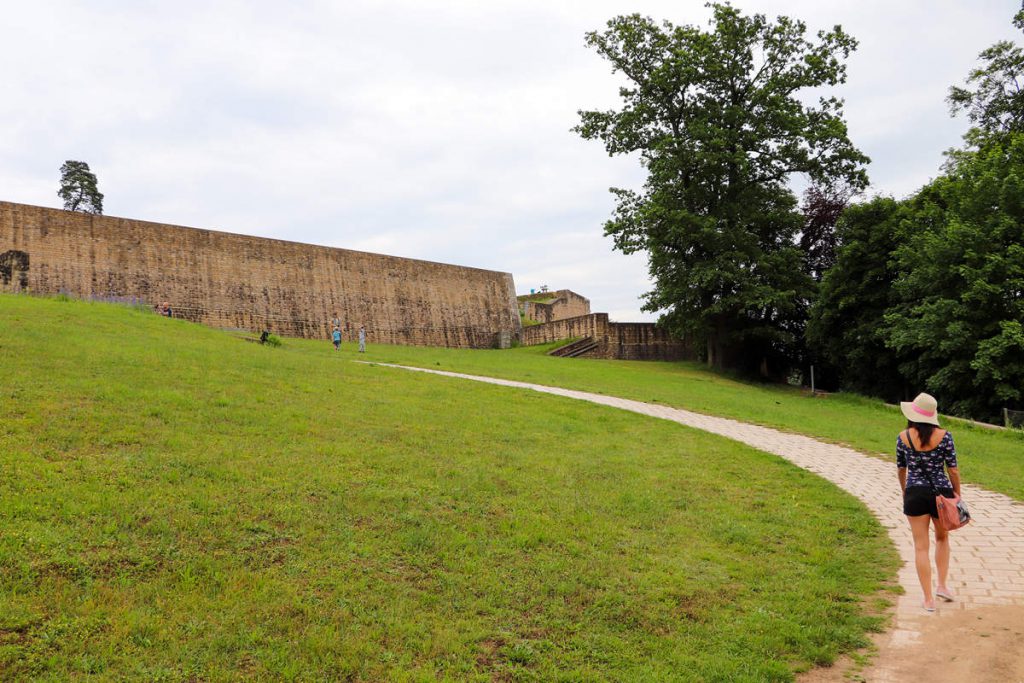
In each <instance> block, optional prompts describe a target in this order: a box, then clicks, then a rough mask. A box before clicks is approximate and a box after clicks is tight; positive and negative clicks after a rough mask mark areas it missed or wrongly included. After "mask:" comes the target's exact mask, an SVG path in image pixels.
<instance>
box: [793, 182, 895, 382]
mask: <svg viewBox="0 0 1024 683" xmlns="http://www.w3.org/2000/svg"><path fill="white" fill-rule="evenodd" d="M900 211H901V205H900V203H899V202H896V201H895V200H893V199H886V198H876V199H873V200H871V201H869V202H864V203H860V204H854V205H853V206H851V207H849V208H848V209H847V210H846V211H845V212H844V213H843V215H842V217H841V218H840V220H839V223H838V225H837V229H836V238H837V240H838V241H839V243H840V244H841V245H842V248H841V249H839V251H838V257H837V260H836V263H835V265H833V266H832V268H830V269H829V270H828V271H827V272H826V273H825V276H824V278H823V279H822V283H821V286H820V289H819V292H818V298H817V300H816V301H815V303H814V306H813V308H812V309H811V316H810V322H809V323H808V327H807V339H808V343H809V344H810V345H811V347H812V348H814V349H815V350H816V351H817V353H818V355H819V356H820V357H821V358H822V359H823V360H825V361H826V363H828V364H829V365H831V367H833V368H836V370H837V372H838V380H839V385H840V386H842V387H844V388H846V389H847V390H850V391H856V392H860V393H865V394H872V395H876V396H881V397H883V398H885V399H886V400H889V401H896V400H899V399H900V398H902V397H903V395H904V394H905V393H906V390H905V386H904V384H905V382H904V380H903V378H902V376H901V375H900V373H899V367H898V361H897V359H896V356H895V354H894V353H893V352H892V351H891V350H890V349H889V348H887V347H886V340H887V334H886V333H887V327H886V322H885V313H886V311H888V310H889V307H890V305H891V304H892V297H893V292H892V285H893V281H894V280H895V279H896V266H895V263H894V262H893V253H894V252H895V251H896V247H897V245H898V243H899V241H898V237H897V229H898V227H899V216H900ZM896 324H898V321H896Z"/></svg>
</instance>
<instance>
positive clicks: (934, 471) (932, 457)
mask: <svg viewBox="0 0 1024 683" xmlns="http://www.w3.org/2000/svg"><path fill="white" fill-rule="evenodd" d="M901 434H902V432H901ZM956 466H957V465H956V446H954V445H953V435H952V434H950V433H949V432H946V435H945V436H943V437H942V441H940V442H939V445H938V446H936V447H935V448H933V449H932V450H930V451H917V452H914V450H913V449H912V448H911V447H910V446H908V445H907V444H905V443H903V439H901V438H900V437H899V436H897V437H896V467H900V468H902V467H906V468H907V488H910V487H911V486H924V487H926V488H932V487H933V486H934V487H935V488H940V489H942V488H947V489H951V488H953V485H952V484H951V483H950V481H949V477H947V476H946V470H945V467H956ZM929 476H931V480H929V478H928V477H929Z"/></svg>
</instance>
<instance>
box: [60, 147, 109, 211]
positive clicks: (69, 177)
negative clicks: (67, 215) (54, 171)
mask: <svg viewBox="0 0 1024 683" xmlns="http://www.w3.org/2000/svg"><path fill="white" fill-rule="evenodd" d="M57 196H58V197H60V198H61V199H63V200H64V208H65V209H66V210H67V211H81V212H82V213H91V214H95V215H97V216H99V215H102V214H103V193H102V192H100V191H99V189H98V188H97V187H96V174H95V173H93V172H92V171H90V170H89V164H87V163H85V162H84V161H72V160H70V159H69V160H67V161H65V162H64V165H63V166H61V167H60V189H59V190H57Z"/></svg>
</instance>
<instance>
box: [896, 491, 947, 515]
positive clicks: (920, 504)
mask: <svg viewBox="0 0 1024 683" xmlns="http://www.w3.org/2000/svg"><path fill="white" fill-rule="evenodd" d="M939 492H940V493H942V495H944V496H950V497H952V495H953V489H947V488H941V489H939ZM903 514H905V515H909V516H911V517H919V516H920V515H931V516H932V517H935V518H936V519H938V517H939V510H938V508H936V507H935V489H933V488H932V487H930V486H908V487H907V490H906V491H904V492H903Z"/></svg>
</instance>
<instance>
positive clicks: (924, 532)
mask: <svg viewBox="0 0 1024 683" xmlns="http://www.w3.org/2000/svg"><path fill="white" fill-rule="evenodd" d="M931 519H932V518H931V516H930V515H919V516H914V517H911V516H910V515H907V520H908V521H909V522H910V530H911V531H912V532H913V534H914V565H915V566H916V567H917V579H918V580H919V581H920V582H921V590H922V591H924V603H925V606H926V607H934V606H935V598H933V597H932V563H931V558H930V557H928V526H929V524H930V523H931ZM947 568H948V564H947Z"/></svg>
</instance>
